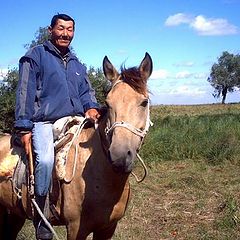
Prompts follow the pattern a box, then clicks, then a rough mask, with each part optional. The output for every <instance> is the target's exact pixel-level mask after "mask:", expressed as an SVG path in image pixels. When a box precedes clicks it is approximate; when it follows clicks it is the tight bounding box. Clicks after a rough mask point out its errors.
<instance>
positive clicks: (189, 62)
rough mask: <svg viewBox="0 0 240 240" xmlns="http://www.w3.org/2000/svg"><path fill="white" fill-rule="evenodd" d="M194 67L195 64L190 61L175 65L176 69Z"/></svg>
mask: <svg viewBox="0 0 240 240" xmlns="http://www.w3.org/2000/svg"><path fill="white" fill-rule="evenodd" d="M193 65H194V62H191V61H188V62H179V63H174V64H173V66H174V67H192V66H193Z"/></svg>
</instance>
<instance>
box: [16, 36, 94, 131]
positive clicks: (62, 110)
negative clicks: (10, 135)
mask: <svg viewBox="0 0 240 240" xmlns="http://www.w3.org/2000/svg"><path fill="white" fill-rule="evenodd" d="M90 108H98V104H97V101H96V98H95V93H94V90H93V89H92V87H91V84H90V82H89V80H88V77H87V72H86V67H85V66H84V65H82V64H81V63H80V62H79V61H78V59H77V57H76V56H75V55H73V54H72V53H71V52H70V51H69V52H68V54H67V55H66V59H65V61H64V59H63V58H62V57H61V55H60V54H59V51H58V50H57V49H56V48H55V47H54V45H53V44H52V43H51V42H50V41H46V42H45V43H43V44H42V45H39V46H36V47H34V48H32V49H30V50H29V51H28V52H27V53H26V55H25V56H23V57H22V58H21V59H20V61H19V82H18V88H17V94H16V110H15V120H16V121H15V128H16V129H20V130H31V129H32V127H33V122H40V121H55V120H57V119H59V118H61V117H64V116H73V115H84V112H86V111H87V110H88V109H90Z"/></svg>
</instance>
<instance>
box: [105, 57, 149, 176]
mask: <svg viewBox="0 0 240 240" xmlns="http://www.w3.org/2000/svg"><path fill="white" fill-rule="evenodd" d="M103 71H104V74H105V76H106V78H107V79H108V80H109V81H111V83H112V88H111V90H110V92H109V93H108V95H107V98H106V104H107V106H108V121H107V128H106V135H107V138H108V140H109V144H110V145H109V150H108V154H109V160H110V162H111V164H112V166H113V169H114V170H115V171H117V172H121V173H129V172H131V171H132V169H133V161H134V159H135V157H136V154H137V151H138V150H139V148H140V146H141V143H142V141H143V138H144V136H145V134H146V132H147V130H148V128H149V124H150V118H149V98H148V90H147V79H148V78H149V76H150V75H151V73H152V59H151V57H150V55H149V54H148V53H146V54H145V57H144V59H143V60H142V62H141V64H140V66H139V67H132V68H129V69H125V68H123V67H122V68H121V73H119V72H118V71H117V70H116V69H115V68H114V66H113V65H112V63H111V62H110V61H109V60H108V58H107V57H105V58H104V60H103Z"/></svg>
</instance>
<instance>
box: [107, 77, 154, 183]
mask: <svg viewBox="0 0 240 240" xmlns="http://www.w3.org/2000/svg"><path fill="white" fill-rule="evenodd" d="M121 82H124V81H123V80H121V79H117V80H116V82H115V83H114V84H113V86H112V88H111V89H113V88H114V87H115V86H116V85H117V84H119V83H121ZM149 105H150V104H149V99H148V103H147V119H146V124H145V127H144V129H140V128H137V127H135V126H133V125H132V124H131V123H129V122H125V121H118V122H114V123H113V124H112V125H110V123H109V122H108V123H107V126H106V128H105V135H106V138H107V139H108V140H109V139H110V136H111V135H112V132H113V130H114V129H115V128H117V127H122V128H126V129H128V130H129V131H130V132H132V133H133V134H135V135H137V136H139V137H140V138H141V142H140V144H139V147H138V149H137V152H138V151H139V150H140V148H141V146H142V143H143V141H144V138H145V136H146V134H147V132H148V130H149V127H150V126H152V125H153V123H152V122H151V120H150V106H149ZM137 157H138V159H139V160H140V162H141V164H142V166H143V168H144V176H143V178H142V179H141V180H139V179H138V178H137V176H136V175H135V174H134V173H132V174H133V175H134V177H135V178H136V180H137V182H142V181H143V180H144V178H145V177H146V175H147V168H146V165H145V164H144V162H143V160H142V158H141V157H140V156H139V154H138V153H137Z"/></svg>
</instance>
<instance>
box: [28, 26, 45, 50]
mask: <svg viewBox="0 0 240 240" xmlns="http://www.w3.org/2000/svg"><path fill="white" fill-rule="evenodd" d="M48 39H49V32H48V27H40V28H39V29H38V30H37V32H36V33H35V39H34V40H32V42H31V43H27V44H24V47H25V48H26V49H30V48H32V47H34V46H37V45H39V44H42V43H43V42H45V41H46V40H48Z"/></svg>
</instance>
